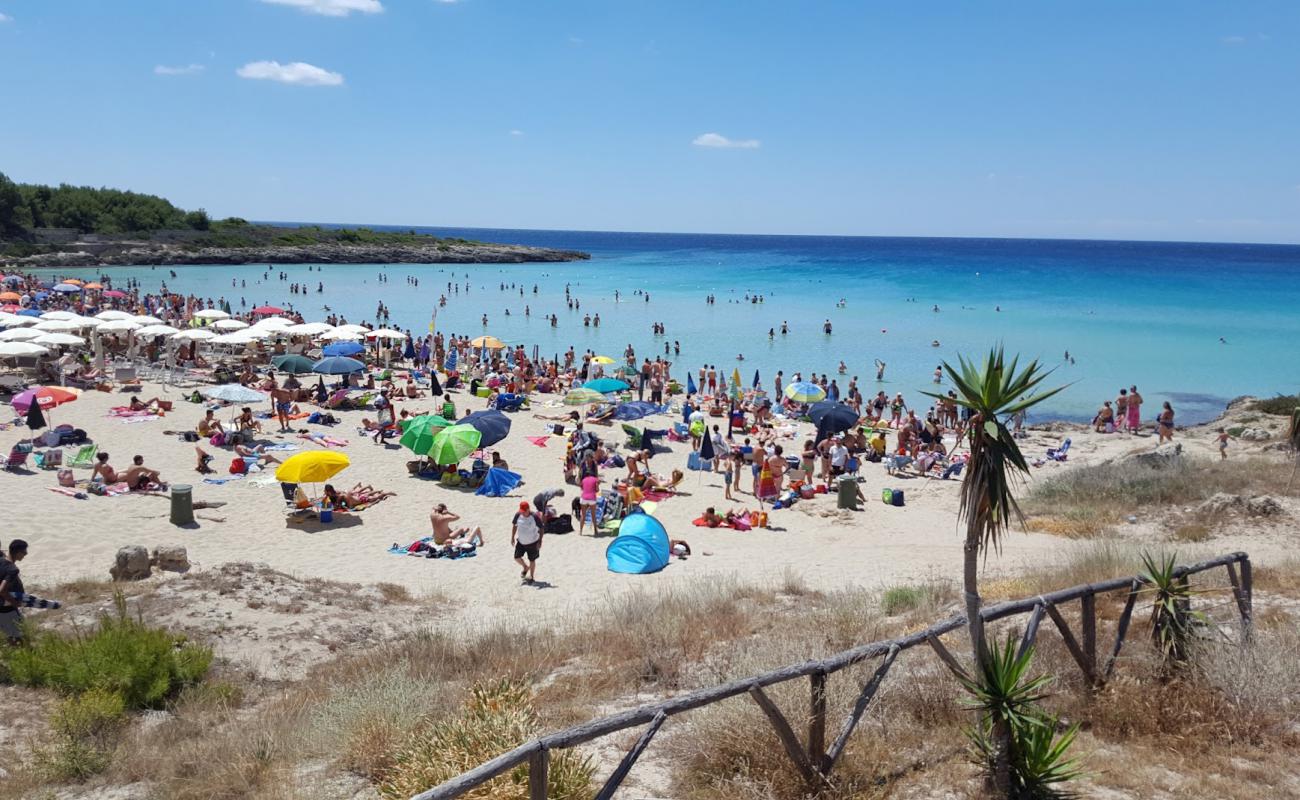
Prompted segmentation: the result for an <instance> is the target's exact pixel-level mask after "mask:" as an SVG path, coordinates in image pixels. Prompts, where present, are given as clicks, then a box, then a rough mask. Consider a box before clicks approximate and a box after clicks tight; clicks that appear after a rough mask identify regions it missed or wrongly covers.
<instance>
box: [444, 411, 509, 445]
mask: <svg viewBox="0 0 1300 800" xmlns="http://www.w3.org/2000/svg"><path fill="white" fill-rule="evenodd" d="M457 422H458V423H459V424H461V425H471V426H473V428H474V430H476V431H478V432H479V433H481V434H483V438H482V440H481V441H480V442H479V447H491V446H492V445H494V444H496V443H497V442H499V441H501V440H502V439H504V438H506V436H507V435H508V434H509V433H510V417H507V416H506V415H505V414H502V413H501V412H500V411H497V410H495V409H488V410H487V411H475V412H474V413H473V414H468V415H466V416H465V417H462V418H461V419H459V420H457Z"/></svg>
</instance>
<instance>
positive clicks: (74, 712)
mask: <svg viewBox="0 0 1300 800" xmlns="http://www.w3.org/2000/svg"><path fill="white" fill-rule="evenodd" d="M125 724H126V703H125V702H124V701H123V700H122V695H120V694H118V693H116V692H111V691H105V690H103V689H92V690H91V691H88V692H85V693H84V694H79V695H76V696H74V697H69V698H67V699H66V700H64V701H63V702H61V703H60V704H59V706H58V708H56V709H55V710H54V713H53V714H52V715H51V716H50V729H51V730H52V731H53V732H54V740H53V742H51V743H50V744H48V745H46V746H44V747H40V748H37V750H36V753H35V756H36V766H37V768H38V769H39V770H40V771H41V772H42V773H43V774H45V775H46V776H47V777H49V778H50V779H52V780H57V781H69V780H75V781H80V780H85V779H86V778H89V777H90V776H91V775H94V774H96V773H99V772H103V771H104V769H105V768H106V767H108V764H109V761H110V760H111V759H112V754H113V749H114V748H115V747H116V744H117V736H118V733H119V732H120V731H121V730H122V727H123V726H124V725H125Z"/></svg>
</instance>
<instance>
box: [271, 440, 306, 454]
mask: <svg viewBox="0 0 1300 800" xmlns="http://www.w3.org/2000/svg"><path fill="white" fill-rule="evenodd" d="M297 449H298V445H296V444H294V443H293V442H276V443H275V444H266V445H262V452H263V453H269V452H271V451H272V450H297Z"/></svg>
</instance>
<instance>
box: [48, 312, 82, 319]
mask: <svg viewBox="0 0 1300 800" xmlns="http://www.w3.org/2000/svg"><path fill="white" fill-rule="evenodd" d="M78 316H79V315H77V314H74V313H72V312H71V311H46V312H45V313H44V314H41V319H76V318H77V317H78Z"/></svg>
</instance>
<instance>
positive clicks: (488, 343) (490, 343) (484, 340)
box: [469, 336, 506, 350]
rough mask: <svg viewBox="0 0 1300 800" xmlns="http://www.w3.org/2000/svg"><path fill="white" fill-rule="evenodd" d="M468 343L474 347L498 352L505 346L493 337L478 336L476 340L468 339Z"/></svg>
mask: <svg viewBox="0 0 1300 800" xmlns="http://www.w3.org/2000/svg"><path fill="white" fill-rule="evenodd" d="M469 343H470V344H471V345H473V346H474V347H486V348H487V349H489V350H500V349H502V348H503V347H505V346H506V343H505V342H503V341H501V340H500V339H498V338H497V337H495V336H479V337H478V338H475V339H470V340H469Z"/></svg>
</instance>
